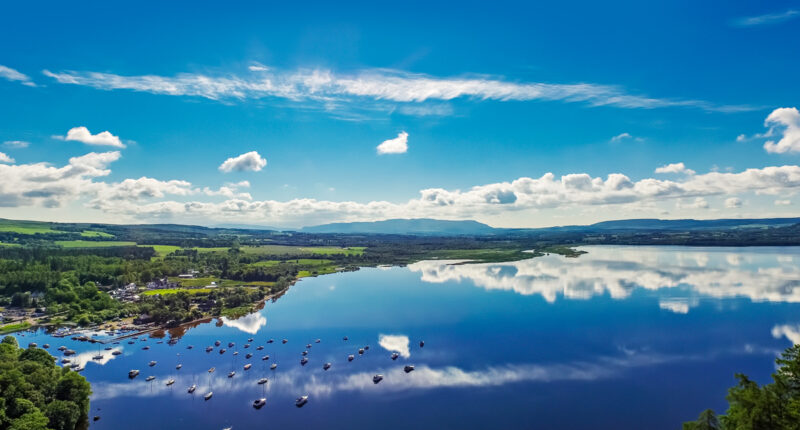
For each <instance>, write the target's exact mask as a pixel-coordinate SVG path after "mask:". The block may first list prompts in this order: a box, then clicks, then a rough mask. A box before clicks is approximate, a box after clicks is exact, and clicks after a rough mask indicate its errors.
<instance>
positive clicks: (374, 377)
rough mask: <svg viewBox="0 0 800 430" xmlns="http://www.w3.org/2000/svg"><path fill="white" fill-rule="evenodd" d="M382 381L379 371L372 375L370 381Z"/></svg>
mask: <svg viewBox="0 0 800 430" xmlns="http://www.w3.org/2000/svg"><path fill="white" fill-rule="evenodd" d="M381 381H383V375H381V374H380V373H379V374H377V375H375V376H373V377H372V383H373V384H377V383H378V382H381Z"/></svg>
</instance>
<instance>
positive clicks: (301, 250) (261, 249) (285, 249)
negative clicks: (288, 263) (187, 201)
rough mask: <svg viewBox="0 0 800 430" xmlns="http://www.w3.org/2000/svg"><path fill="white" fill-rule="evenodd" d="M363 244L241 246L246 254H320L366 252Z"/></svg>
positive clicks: (216, 250)
mask: <svg viewBox="0 0 800 430" xmlns="http://www.w3.org/2000/svg"><path fill="white" fill-rule="evenodd" d="M192 249H195V250H197V252H228V249H229V248H227V247H218V248H192ZM364 249H365V248H364V247H363V246H353V247H350V248H339V247H335V246H286V245H262V246H243V247H241V248H239V250H241V251H242V252H244V253H246V254H261V255H287V254H289V255H292V254H319V255H333V254H341V255H361V254H363V253H364Z"/></svg>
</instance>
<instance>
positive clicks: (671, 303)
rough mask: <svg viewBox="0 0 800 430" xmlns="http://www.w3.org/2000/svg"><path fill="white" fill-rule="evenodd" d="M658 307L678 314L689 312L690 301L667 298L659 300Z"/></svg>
mask: <svg viewBox="0 0 800 430" xmlns="http://www.w3.org/2000/svg"><path fill="white" fill-rule="evenodd" d="M658 307H659V308H661V309H664V310H667V311H670V312H673V313H676V314H688V313H689V301H688V300H686V299H665V300H661V301H659V302H658Z"/></svg>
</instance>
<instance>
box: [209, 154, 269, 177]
mask: <svg viewBox="0 0 800 430" xmlns="http://www.w3.org/2000/svg"><path fill="white" fill-rule="evenodd" d="M266 165H267V160H266V159H265V158H263V157H261V155H259V153H258V152H256V151H250V152H248V153H245V154H242V155H240V156H238V157H232V158H228V159H227V160H225V162H223V163H222V164H220V166H219V170H220V172H225V173H230V172H244V171H251V172H258V171H260V170H261V169H263V168H264V166H266Z"/></svg>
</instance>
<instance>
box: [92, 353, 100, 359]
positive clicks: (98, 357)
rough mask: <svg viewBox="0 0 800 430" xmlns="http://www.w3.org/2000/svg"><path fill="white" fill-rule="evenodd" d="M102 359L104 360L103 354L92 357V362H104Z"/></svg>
mask: <svg viewBox="0 0 800 430" xmlns="http://www.w3.org/2000/svg"><path fill="white" fill-rule="evenodd" d="M102 359H103V355H102V354H97V355H95V356H94V357H92V360H102Z"/></svg>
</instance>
